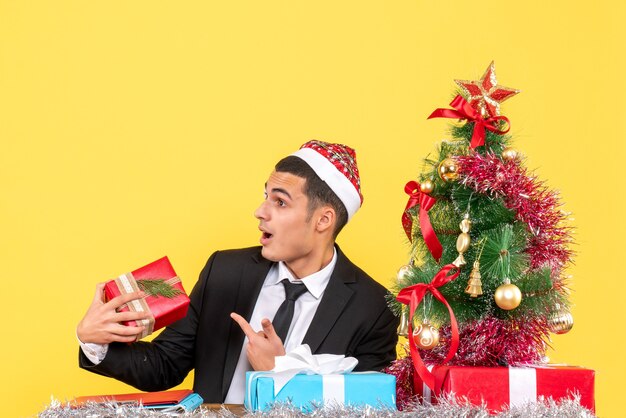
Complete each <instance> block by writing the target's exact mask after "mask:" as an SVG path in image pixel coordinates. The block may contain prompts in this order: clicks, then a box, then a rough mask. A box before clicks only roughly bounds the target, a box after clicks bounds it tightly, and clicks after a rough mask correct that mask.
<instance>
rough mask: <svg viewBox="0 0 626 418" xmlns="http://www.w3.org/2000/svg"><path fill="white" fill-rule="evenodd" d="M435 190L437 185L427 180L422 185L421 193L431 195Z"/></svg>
mask: <svg viewBox="0 0 626 418" xmlns="http://www.w3.org/2000/svg"><path fill="white" fill-rule="evenodd" d="M434 189H435V185H434V184H433V182H432V181H430V180H425V181H424V182H422V184H420V191H421V192H422V193H426V194H429V193H432V191H433V190H434Z"/></svg>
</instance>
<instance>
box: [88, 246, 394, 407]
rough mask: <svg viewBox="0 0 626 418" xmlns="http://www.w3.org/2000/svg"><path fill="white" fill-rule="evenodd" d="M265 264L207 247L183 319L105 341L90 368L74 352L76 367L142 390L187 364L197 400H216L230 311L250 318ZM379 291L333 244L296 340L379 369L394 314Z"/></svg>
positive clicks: (161, 386) (228, 362) (238, 338)
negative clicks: (127, 338)
mask: <svg viewBox="0 0 626 418" xmlns="http://www.w3.org/2000/svg"><path fill="white" fill-rule="evenodd" d="M271 266H272V262H270V261H268V260H266V259H264V258H263V257H262V256H261V247H253V248H246V249H241V250H228V251H219V252H216V253H214V254H213V255H212V256H211V258H209V261H208V262H207V264H206V266H205V267H204V269H203V270H202V273H201V274H200V279H199V280H198V282H197V283H196V285H195V286H194V289H193V291H192V292H191V295H190V299H191V304H190V306H189V311H188V313H187V316H186V317H185V318H184V319H181V320H180V321H178V322H176V323H174V324H172V325H171V326H169V327H167V328H166V329H165V330H163V332H162V333H161V334H160V335H159V336H158V337H156V338H155V339H154V340H153V341H152V342H137V343H132V344H122V343H113V344H110V345H109V350H108V353H107V355H106V357H105V359H104V360H103V361H102V362H101V363H100V364H98V365H96V366H94V365H93V364H92V363H91V362H90V361H89V360H88V359H87V358H86V357H85V355H84V354H83V353H82V350H79V364H80V367H82V368H84V369H86V370H89V371H92V372H94V373H98V374H101V375H104V376H109V377H113V378H116V379H118V380H121V381H123V382H125V383H128V384H130V385H132V386H134V387H136V388H138V389H140V390H144V391H157V390H166V389H169V388H171V387H173V386H175V385H177V384H179V383H181V382H182V381H183V379H184V378H185V377H186V376H187V374H188V373H189V371H190V370H191V369H195V378H194V387H193V389H194V391H195V392H197V393H199V394H200V395H201V396H202V397H203V399H204V401H205V402H208V403H221V402H223V401H224V399H225V398H226V394H227V393H228V389H229V387H230V382H231V380H232V377H233V374H234V372H235V367H236V365H237V361H238V359H239V353H240V352H241V346H242V344H243V340H244V334H243V332H242V331H241V329H240V328H239V325H237V323H235V322H234V321H233V320H232V319H231V318H230V313H231V312H237V313H239V314H240V315H242V316H243V317H244V318H246V319H247V320H250V317H251V316H252V311H253V309H254V305H255V303H256V300H257V297H258V296H259V293H260V291H261V286H262V284H263V282H264V280H265V277H266V276H267V273H268V271H269V269H270V267H271ZM385 294H386V289H385V288H384V287H383V286H382V285H380V284H379V283H377V282H376V281H374V280H373V279H372V278H371V277H369V276H368V275H367V274H366V273H365V272H363V271H362V270H361V269H359V268H358V267H357V266H355V265H354V264H352V262H350V260H348V259H347V257H346V256H345V255H344V254H343V253H342V252H341V250H339V248H337V263H336V265H335V269H334V270H333V273H332V275H331V277H330V280H329V282H328V286H327V287H326V290H325V291H324V295H323V297H322V300H321V302H320V305H319V307H318V309H317V311H316V313H315V316H314V317H313V321H312V322H311V325H310V327H309V329H308V331H307V333H306V335H305V337H304V340H303V344H308V345H309V346H310V347H311V351H312V352H313V353H320V354H321V353H329V354H345V355H347V356H353V357H356V358H357V359H358V360H359V363H358V365H357V367H356V369H355V370H357V371H362V370H381V369H382V368H384V367H385V366H387V365H388V364H389V363H390V362H391V361H392V360H394V359H395V358H396V352H395V348H396V344H397V339H398V338H397V335H396V328H397V326H398V319H397V318H396V317H395V316H394V315H393V314H392V313H391V311H390V310H389V308H388V307H387V304H386V300H385Z"/></svg>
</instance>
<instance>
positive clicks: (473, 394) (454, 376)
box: [414, 365, 595, 413]
mask: <svg viewBox="0 0 626 418" xmlns="http://www.w3.org/2000/svg"><path fill="white" fill-rule="evenodd" d="M432 373H433V374H434V376H435V388H434V390H431V389H430V388H429V387H428V386H426V385H425V384H424V383H423V381H422V380H421V379H420V377H419V375H418V374H417V373H415V376H414V385H415V386H414V388H415V391H416V393H417V394H418V395H420V396H421V399H422V401H423V402H424V403H433V404H434V403H437V396H440V395H445V394H454V396H456V397H457V398H460V397H462V398H465V399H467V400H468V401H469V402H470V403H471V404H473V405H482V404H483V403H484V404H485V405H486V407H487V409H489V411H491V412H492V413H497V412H500V411H502V410H504V409H507V408H509V407H512V406H521V405H524V404H526V403H528V402H532V401H535V400H537V399H539V398H540V397H543V398H546V399H547V398H552V399H554V400H558V399H561V398H571V397H572V396H573V395H574V394H578V395H579V396H580V405H581V406H583V407H585V408H587V409H589V410H591V411H595V400H594V377H595V373H594V371H593V370H589V369H584V368H582V367H574V366H557V365H553V366H552V365H546V366H538V367H469V366H435V367H434V368H433V369H432Z"/></svg>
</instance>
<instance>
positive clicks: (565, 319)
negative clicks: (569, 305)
mask: <svg viewBox="0 0 626 418" xmlns="http://www.w3.org/2000/svg"><path fill="white" fill-rule="evenodd" d="M573 326H574V317H573V316H572V314H571V313H569V312H567V311H561V312H556V313H554V314H553V315H551V316H550V317H549V318H548V328H549V329H550V331H552V332H554V333H555V334H565V333H568V332H569V331H570V330H571V329H572V327H573Z"/></svg>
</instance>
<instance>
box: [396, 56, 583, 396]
mask: <svg viewBox="0 0 626 418" xmlns="http://www.w3.org/2000/svg"><path fill="white" fill-rule="evenodd" d="M456 83H457V84H458V86H459V87H460V92H459V93H460V94H459V95H457V96H456V97H455V99H454V100H453V101H452V103H451V104H450V105H451V107H452V109H437V110H435V111H434V112H433V114H432V115H431V116H430V118H452V119H458V120H460V122H461V123H455V124H453V125H452V126H451V129H450V132H451V136H452V138H453V139H452V140H449V141H443V142H441V143H440V144H439V146H438V150H437V153H436V156H435V157H432V158H428V159H426V160H425V169H424V171H423V172H422V174H421V175H420V176H419V178H418V181H411V182H409V183H407V185H406V187H405V191H406V193H407V194H408V195H409V202H408V204H407V207H406V209H405V211H404V213H403V216H402V225H403V227H404V229H405V232H406V234H407V237H408V239H409V241H410V242H411V244H412V251H411V258H410V261H409V263H408V264H407V265H405V266H402V267H401V268H400V270H399V272H398V281H397V285H396V288H395V289H393V292H394V293H395V295H393V296H394V297H393V298H390V305H391V306H392V308H393V309H394V311H395V312H396V313H397V315H398V316H401V317H402V325H401V329H400V330H399V333H400V334H405V335H406V334H408V338H409V342H410V346H411V358H410V359H409V361H412V362H413V363H414V364H415V367H416V369H417V370H418V372H419V373H420V376H421V377H422V378H423V380H424V381H425V382H426V383H428V382H429V380H428V376H427V375H428V370H425V367H424V363H426V364H441V363H444V362H449V364H455V365H465V366H497V365H520V364H528V363H541V362H544V359H545V351H546V348H547V341H548V339H549V335H550V333H551V332H552V333H563V332H567V331H569V329H570V328H571V327H572V325H573V321H572V318H571V314H570V313H569V304H568V290H567V287H566V284H567V283H566V276H565V275H564V269H565V268H566V267H567V265H568V264H569V263H570V262H571V257H572V253H571V251H570V250H569V249H568V245H569V244H571V241H572V240H571V228H570V227H569V226H567V220H568V219H567V218H568V214H567V213H565V212H563V211H561V210H560V206H561V205H560V202H559V199H558V194H557V193H556V192H555V191H552V190H549V189H548V188H547V187H546V186H545V184H544V183H543V182H541V181H539V180H537V179H536V177H535V176H534V175H533V174H532V173H529V172H528V171H527V170H526V169H525V168H524V167H523V164H522V158H521V157H520V154H519V153H518V152H517V151H516V150H515V149H514V148H512V147H511V146H510V141H511V136H510V135H508V134H507V132H508V129H509V120H508V119H507V118H506V117H504V116H501V115H500V102H502V101H504V100H506V99H508V98H510V97H511V96H513V95H515V94H517V93H518V91H517V90H514V89H510V88H507V87H503V86H500V85H498V83H497V81H496V75H495V68H494V64H493V62H492V63H491V64H490V65H489V67H488V68H487V71H486V72H485V74H484V75H483V77H482V78H481V79H480V80H478V81H461V80H456ZM405 305H408V306H405ZM399 361H403V360H399ZM404 361H405V362H406V360H404ZM395 367H396V370H397V367H398V365H397V364H396V365H395ZM393 370H394V366H392V369H391V372H393ZM422 373H424V376H422ZM399 380H401V378H400V377H399ZM399 400H400V399H399Z"/></svg>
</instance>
